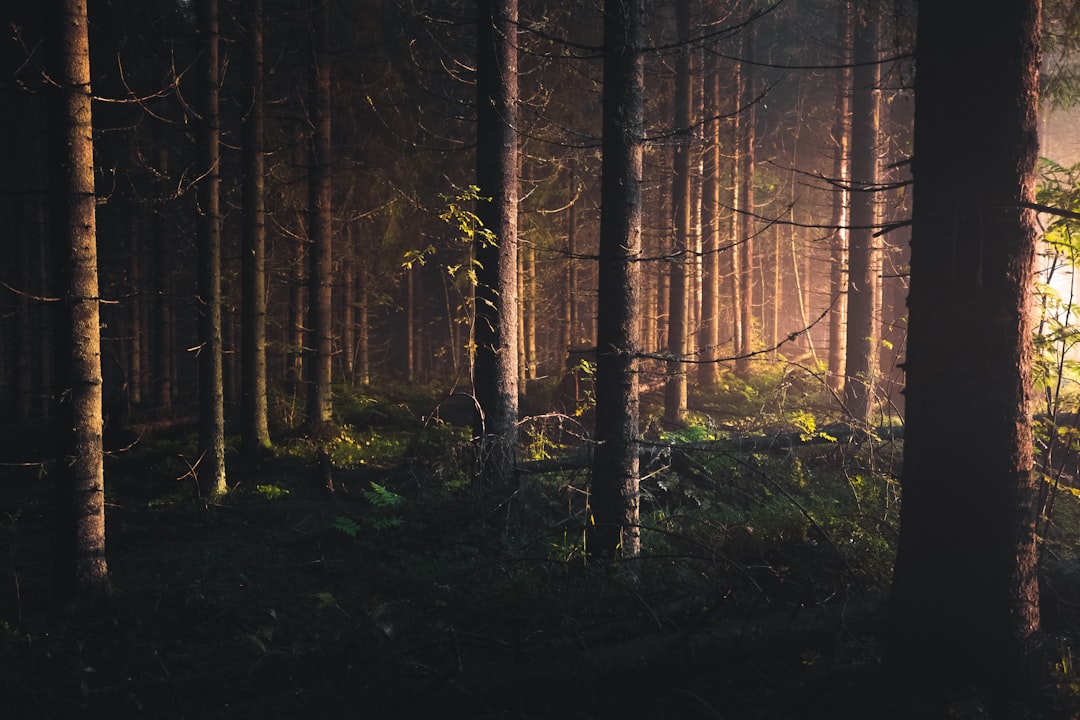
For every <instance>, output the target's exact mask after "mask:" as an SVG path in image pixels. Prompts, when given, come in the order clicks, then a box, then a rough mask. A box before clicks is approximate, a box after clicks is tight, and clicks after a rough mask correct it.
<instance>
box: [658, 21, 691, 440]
mask: <svg viewBox="0 0 1080 720" xmlns="http://www.w3.org/2000/svg"><path fill="white" fill-rule="evenodd" d="M675 22H676V25H677V28H678V29H677V34H678V37H679V39H680V40H685V39H686V38H688V37H689V36H690V4H689V3H685V2H681V3H677V4H676V6H675ZM692 57H693V55H692V53H691V51H690V48H689V47H688V46H686V45H683V47H682V48H681V49H680V51H679V57H678V59H677V60H676V61H675V138H676V143H675V163H674V169H675V179H674V186H673V188H672V193H671V205H672V213H671V214H672V219H673V220H674V223H673V225H674V229H675V237H674V242H673V243H672V248H671V262H670V265H671V285H670V287H669V291H670V293H671V300H670V301H669V303H668V307H669V309H670V312H669V315H668V355H669V356H670V358H669V360H668V361H667V378H666V381H665V386H664V423H665V424H666V425H667V426H668V427H679V426H681V425H682V424H683V422H684V420H685V416H686V363H685V362H683V361H684V360H685V359H686V354H687V348H688V342H687V336H688V334H689V333H688V332H687V325H688V322H689V312H688V311H687V295H688V291H689V288H688V287H687V277H688V275H689V272H688V269H689V268H690V267H691V260H690V257H689V256H690V253H689V249H690V242H691V241H690V234H691V232H692V230H691V227H690V226H691V218H692V214H693V207H692V199H693V197H692V191H691V188H692V181H691V177H690V172H691V150H692V149H693V148H692V145H693V143H692V139H693V132H692V130H691V124H692V123H693V113H694V110H693V102H694V87H693V74H692V71H693V68H692V67H691V65H692V62H691V58H692Z"/></svg>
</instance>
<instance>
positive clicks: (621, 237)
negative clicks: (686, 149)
mask: <svg viewBox="0 0 1080 720" xmlns="http://www.w3.org/2000/svg"><path fill="white" fill-rule="evenodd" d="M644 14H645V10H644V0H606V2H605V3H604V99H603V133H604V139H603V169H602V173H601V174H602V177H601V181H600V182H601V184H600V202H601V214H600V261H599V264H598V265H599V278H598V281H599V285H598V297H599V307H598V312H597V366H596V431H595V437H596V449H595V452H594V454H593V467H592V493H591V506H592V520H593V522H591V523H590V525H589V533H588V537H587V541H588V550H589V552H590V553H592V554H594V555H597V556H600V557H610V556H614V555H617V554H621V555H624V556H632V555H636V554H637V553H638V552H639V550H640V546H641V537H640V528H639V527H638V507H639V497H638V452H637V450H638V447H637V441H638V373H637V352H638V346H639V344H640V338H639V322H638V321H639V313H640V309H639V296H640V293H641V290H640V279H639V278H640V275H639V270H638V263H637V260H638V257H639V256H640V254H641V172H642V134H643V108H644V73H643V62H642V50H643V48H644V44H645V42H644V34H645V26H644Z"/></svg>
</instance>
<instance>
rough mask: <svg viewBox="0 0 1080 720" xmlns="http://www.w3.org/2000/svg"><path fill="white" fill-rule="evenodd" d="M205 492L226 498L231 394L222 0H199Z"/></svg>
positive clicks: (201, 440) (201, 402)
mask: <svg viewBox="0 0 1080 720" xmlns="http://www.w3.org/2000/svg"><path fill="white" fill-rule="evenodd" d="M198 23H199V28H200V30H201V32H202V41H203V47H202V53H201V54H200V56H199V82H200V88H199V114H200V116H201V120H200V125H199V142H198V168H199V175H198V176H199V183H198V190H197V195H198V202H199V219H198V242H199V277H198V303H197V304H198V309H199V346H200V347H199V455H200V460H199V464H198V484H199V492H200V493H201V494H203V495H204V496H207V497H211V498H212V497H216V496H218V495H221V494H223V493H224V492H225V491H226V489H227V486H226V484H225V395H224V375H223V367H222V356H221V354H222V339H221V148H220V134H221V131H220V122H221V117H220V114H219V110H218V104H219V95H220V82H221V80H220V72H219V64H218V43H219V36H218V0H199V3H198Z"/></svg>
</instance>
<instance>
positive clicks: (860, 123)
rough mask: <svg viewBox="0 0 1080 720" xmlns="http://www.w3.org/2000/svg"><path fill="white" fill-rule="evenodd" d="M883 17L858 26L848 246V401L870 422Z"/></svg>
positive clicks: (877, 327) (876, 333)
mask: <svg viewBox="0 0 1080 720" xmlns="http://www.w3.org/2000/svg"><path fill="white" fill-rule="evenodd" d="M878 22H879V21H878V19H877V18H876V17H872V16H871V15H870V14H869V12H868V11H864V12H863V17H861V18H860V19H859V20H858V21H857V23H856V27H855V56H854V57H855V64H856V65H855V69H854V72H853V73H852V76H853V78H854V85H853V88H852V128H851V190H852V193H851V195H852V197H851V232H850V234H849V238H850V247H849V251H848V297H847V300H848V319H847V358H846V360H845V366H846V373H847V379H846V381H845V383H844V405H845V406H846V409H847V413H848V415H849V416H850V417H851V418H852V419H853V420H856V421H858V422H863V423H870V422H871V420H872V419H873V414H874V405H875V403H874V399H875V392H874V391H875V388H876V386H877V375H878V342H879V341H880V338H881V321H880V317H879V313H878V312H877V311H878V307H879V300H878V298H879V295H880V288H881V277H880V276H881V270H880V255H881V253H880V248H879V246H880V241H879V240H878V238H876V237H875V236H874V235H875V232H876V227H875V225H876V213H875V209H876V205H877V201H876V198H877V192H878V190H877V176H878V162H877V155H878V151H879V148H878V131H879V128H880V109H879V103H878V100H877V95H878V83H879V79H880V77H881V69H880V65H878V64H877V62H876V61H877V57H878V52H877V40H878Z"/></svg>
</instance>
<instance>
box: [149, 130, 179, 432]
mask: <svg viewBox="0 0 1080 720" xmlns="http://www.w3.org/2000/svg"><path fill="white" fill-rule="evenodd" d="M158 140H159V142H160V146H159V150H158V172H159V173H160V180H159V181H158V188H157V201H158V209H157V212H156V213H155V214H154V234H153V235H154V236H153V240H152V243H153V248H154V287H155V289H156V295H155V296H154V389H155V393H154V407H155V409H156V410H157V412H158V414H159V416H161V417H168V416H170V415H171V414H172V397H173V384H174V382H173V381H174V377H175V364H174V362H173V358H174V357H175V348H174V342H173V302H172V300H173V284H172V270H173V267H172V266H173V263H172V262H171V260H172V258H171V257H170V254H169V250H170V249H171V248H172V243H171V242H170V240H171V239H172V231H171V226H170V223H168V222H167V221H166V219H165V217H164V213H165V205H166V201H167V199H168V198H169V197H170V188H169V187H168V181H167V179H166V178H167V177H168V174H169V143H168V131H162V133H161V137H159V138H158Z"/></svg>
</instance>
